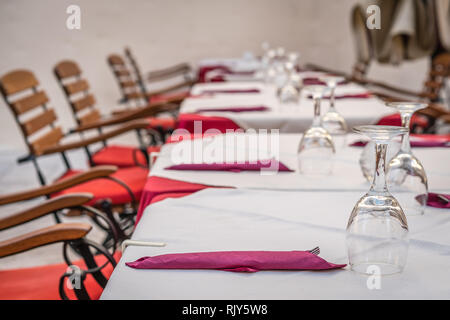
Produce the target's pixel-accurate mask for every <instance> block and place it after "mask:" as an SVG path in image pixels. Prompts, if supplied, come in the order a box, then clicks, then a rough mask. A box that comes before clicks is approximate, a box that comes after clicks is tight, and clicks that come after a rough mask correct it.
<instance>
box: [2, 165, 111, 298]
mask: <svg viewBox="0 0 450 320" xmlns="http://www.w3.org/2000/svg"><path fill="white" fill-rule="evenodd" d="M94 170H95V169H94ZM107 171H108V170H103V172H101V171H100V170H96V171H95V172H92V173H91V174H90V175H86V174H85V175H84V176H83V177H78V178H77V179H73V178H72V179H71V181H70V182H69V181H66V182H65V184H61V183H60V184H59V185H53V186H51V187H43V188H38V189H33V190H28V191H25V192H19V193H16V194H12V195H7V196H1V197H0V205H7V204H11V203H16V202H18V201H24V200H29V199H32V198H36V197H39V196H45V195H47V194H48V192H49V191H58V190H62V189H64V188H65V187H66V186H67V185H72V184H76V183H78V182H79V181H88V180H91V179H94V178H96V177H98V176H107V175H108V174H109V173H108V172H107ZM50 189H51V190H50ZM93 198H94V197H93V195H91V194H88V193H80V194H69V195H62V196H58V197H54V198H52V199H49V200H47V201H44V202H43V203H40V204H38V205H34V206H31V207H29V208H27V209H25V210H22V211H20V212H17V213H15V214H11V215H8V216H7V217H2V218H0V231H3V230H6V229H9V228H13V227H16V226H19V225H22V224H25V223H27V222H30V221H32V220H35V219H38V218H41V217H43V216H46V215H48V214H54V213H55V212H68V213H70V212H73V211H76V212H84V213H87V214H89V215H90V216H91V217H93V218H94V217H95V219H99V218H100V219H102V222H103V223H105V222H106V226H109V227H111V228H112V230H113V229H114V226H113V224H112V223H111V221H110V220H109V219H108V218H107V217H106V216H104V215H103V214H102V213H101V212H99V211H98V210H96V209H94V208H92V207H90V206H88V205H87V203H89V202H90V201H92V200H93ZM94 221H95V220H94ZM91 229H92V227H91V225H89V224H87V223H79V222H65V223H56V224H54V225H50V226H48V227H45V228H41V229H38V230H33V231H31V232H27V233H25V234H20V235H17V236H14V237H12V238H8V239H6V240H3V241H0V258H4V257H7V256H11V255H16V254H20V253H22V252H25V251H28V250H32V249H34V248H38V247H43V246H46V245H49V244H54V243H63V257H64V260H65V262H66V265H64V264H59V265H52V266H44V267H35V268H27V269H18V270H3V271H0V288H1V289H0V299H57V298H58V293H59V297H60V298H62V299H64V300H66V299H69V297H70V298H73V297H75V298H78V299H83V300H86V299H90V298H98V297H99V295H100V293H101V291H102V290H103V288H104V287H105V286H106V283H107V281H108V278H109V275H110V274H111V272H112V269H113V268H114V267H115V266H116V258H114V255H115V256H116V257H119V255H118V254H115V248H116V244H117V239H118V238H117V234H115V236H114V239H115V240H114V241H115V245H114V247H113V249H112V251H111V252H109V251H108V250H107V249H106V248H104V247H103V246H101V245H99V244H96V243H95V242H92V241H90V240H88V239H87V238H86V235H87V234H88V233H89V232H90V231H91ZM69 249H71V251H72V252H75V253H76V254H77V255H79V256H80V257H81V260H79V261H76V262H72V261H71V260H70V259H69V255H68V250H69ZM91 249H94V250H95V251H96V252H97V255H96V256H94V255H93V253H92V252H91ZM69 266H70V268H69ZM67 280H75V282H76V283H73V282H71V283H72V284H74V285H75V286H74V287H73V288H72V290H67V286H66V283H67Z"/></svg>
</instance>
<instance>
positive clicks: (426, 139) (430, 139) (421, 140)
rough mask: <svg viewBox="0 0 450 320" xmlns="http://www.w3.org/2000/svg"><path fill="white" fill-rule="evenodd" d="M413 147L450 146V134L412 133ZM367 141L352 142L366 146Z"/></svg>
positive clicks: (354, 144)
mask: <svg viewBox="0 0 450 320" xmlns="http://www.w3.org/2000/svg"><path fill="white" fill-rule="evenodd" d="M411 138H412V139H411V141H410V144H411V147H414V148H436V147H441V148H448V147H450V135H436V134H412V135H411ZM366 144H367V141H356V142H353V143H352V144H350V146H351V147H364V146H365V145H366Z"/></svg>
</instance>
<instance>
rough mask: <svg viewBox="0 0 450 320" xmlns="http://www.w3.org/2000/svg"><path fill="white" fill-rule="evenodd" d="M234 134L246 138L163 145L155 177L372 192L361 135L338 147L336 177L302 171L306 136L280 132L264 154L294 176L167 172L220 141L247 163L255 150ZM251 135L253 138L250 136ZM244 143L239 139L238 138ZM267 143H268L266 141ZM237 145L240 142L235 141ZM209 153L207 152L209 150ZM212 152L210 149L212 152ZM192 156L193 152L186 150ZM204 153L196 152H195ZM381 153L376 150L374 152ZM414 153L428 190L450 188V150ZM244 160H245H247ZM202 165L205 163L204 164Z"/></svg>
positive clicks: (217, 183) (240, 185)
mask: <svg viewBox="0 0 450 320" xmlns="http://www.w3.org/2000/svg"><path fill="white" fill-rule="evenodd" d="M227 136H228V137H230V136H234V137H237V136H239V137H243V136H244V135H243V134H240V135H239V134H231V135H219V136H215V137H211V138H209V139H207V140H204V141H201V139H198V140H185V141H181V142H179V143H172V144H166V145H164V146H163V147H162V149H161V152H160V154H159V156H158V160H157V161H156V162H155V164H154V165H153V167H152V169H151V171H150V175H151V176H158V177H163V178H169V179H175V180H181V181H187V182H192V183H200V184H206V185H211V186H224V187H225V186H227V187H236V188H255V189H272V190H305V191H311V190H317V191H344V190H347V191H352V190H353V191H356V190H357V191H367V190H368V188H369V183H368V182H367V180H366V179H365V178H364V176H363V175H362V171H361V169H360V165H359V158H360V154H361V152H362V151H363V148H361V147H349V146H347V145H346V144H347V143H350V142H351V141H354V140H358V139H362V138H363V137H362V136H360V135H356V134H350V135H347V138H346V141H347V142H346V144H342V143H339V144H336V154H335V156H334V159H333V160H332V161H333V171H332V174H331V175H328V176H323V177H308V176H305V175H302V174H300V173H299V172H298V158H297V150H298V145H299V143H300V140H301V135H300V134H280V135H279V138H277V139H276V141H279V143H278V145H274V146H275V147H273V148H271V145H270V144H263V143H261V144H260V145H259V148H258V152H260V153H261V154H264V155H265V154H272V155H273V156H274V157H275V158H276V159H279V160H280V161H281V162H282V163H283V164H285V165H286V166H287V167H288V168H290V169H292V170H295V171H294V172H279V173H277V174H272V175H261V174H260V172H259V171H242V172H240V173H232V172H223V171H181V170H165V168H167V167H169V166H171V165H173V164H175V162H174V161H176V160H177V158H176V157H175V155H178V154H181V153H182V152H183V151H185V150H200V148H197V147H199V146H202V145H203V146H207V145H208V146H211V145H212V144H213V143H216V142H219V143H218V146H219V147H220V146H221V142H223V145H225V146H227V147H226V150H227V151H232V150H235V153H234V154H235V155H236V158H235V159H236V160H240V159H244V158H245V159H247V158H248V156H245V155H246V154H248V153H249V152H248V150H250V149H252V150H253V151H255V150H256V149H255V148H249V147H246V146H244V147H243V148H239V147H235V148H232V147H230V142H229V141H230V140H229V139H228V138H227ZM246 136H247V137H248V135H246ZM234 141H238V140H234ZM263 141H264V140H263ZM234 145H235V146H236V145H237V143H236V142H235V144H234ZM203 150H204V153H203V155H205V154H206V151H207V150H208V149H207V148H203ZM210 150H211V149H209V151H210ZM186 153H188V152H187V151H186ZM194 153H195V154H197V155H198V152H195V151H194V152H193V153H192V154H194ZM374 153H375V150H374ZM413 153H414V154H415V156H416V157H417V158H418V159H419V160H420V161H421V162H422V164H423V166H424V168H425V171H426V173H427V176H428V186H429V190H430V191H440V192H441V191H442V192H444V191H449V190H450V166H449V165H448V164H449V163H450V149H449V148H413ZM242 155H243V156H242ZM241 156H242V157H244V158H242V157H241ZM259 158H260V160H265V159H267V158H268V157H267V156H259ZM200 162H201V161H200Z"/></svg>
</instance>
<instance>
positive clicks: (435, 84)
mask: <svg viewBox="0 0 450 320" xmlns="http://www.w3.org/2000/svg"><path fill="white" fill-rule="evenodd" d="M425 87H427V88H433V89H438V88H440V87H442V82H440V81H426V82H425Z"/></svg>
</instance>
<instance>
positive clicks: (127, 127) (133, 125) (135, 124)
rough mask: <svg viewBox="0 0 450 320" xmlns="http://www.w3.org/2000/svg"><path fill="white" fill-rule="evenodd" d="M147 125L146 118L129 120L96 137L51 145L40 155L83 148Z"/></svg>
mask: <svg viewBox="0 0 450 320" xmlns="http://www.w3.org/2000/svg"><path fill="white" fill-rule="evenodd" d="M147 127H148V122H147V121H145V120H135V121H130V122H127V123H125V124H123V125H122V126H120V127H119V128H116V129H114V130H111V131H109V132H105V133H102V134H99V135H97V136H95V137H92V138H87V139H83V140H80V141H76V142H71V143H66V144H60V145H56V146H52V147H49V148H47V149H44V150H42V151H41V152H40V154H38V156H41V155H46V154H52V153H58V152H63V151H67V150H72V149H78V148H81V147H85V146H88V145H91V144H93V143H97V142H101V141H105V140H108V139H110V138H113V137H116V136H119V135H121V134H124V133H126V132H128V131H131V130H136V129H145V128H147Z"/></svg>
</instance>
